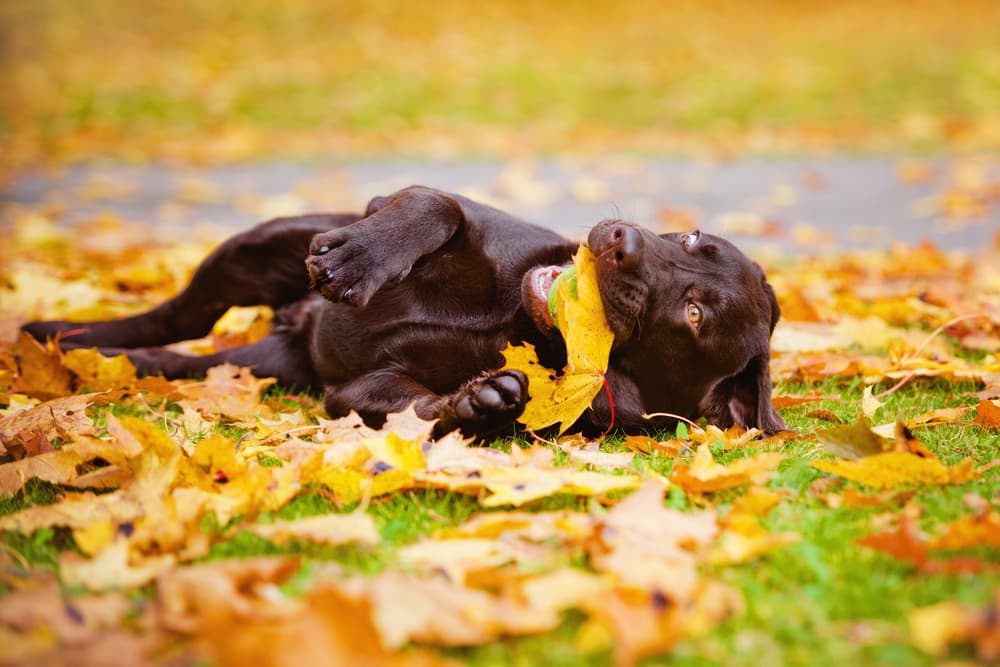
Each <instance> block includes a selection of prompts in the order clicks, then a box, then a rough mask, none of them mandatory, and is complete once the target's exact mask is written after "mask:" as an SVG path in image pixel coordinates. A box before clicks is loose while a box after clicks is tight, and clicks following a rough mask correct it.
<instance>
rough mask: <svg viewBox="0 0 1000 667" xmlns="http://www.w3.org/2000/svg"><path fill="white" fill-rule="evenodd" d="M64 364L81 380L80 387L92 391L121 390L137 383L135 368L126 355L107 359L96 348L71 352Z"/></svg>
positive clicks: (64, 359)
mask: <svg viewBox="0 0 1000 667" xmlns="http://www.w3.org/2000/svg"><path fill="white" fill-rule="evenodd" d="M62 363H63V366H65V367H66V368H68V369H69V370H71V371H73V373H75V374H76V376H77V377H78V378H79V379H80V386H83V387H87V388H88V389H91V390H97V391H106V390H108V389H120V388H123V387H131V386H132V385H134V384H135V382H136V376H135V366H134V365H133V364H132V362H131V361H129V359H128V357H126V356H125V355H124V354H119V355H117V356H114V357H105V356H104V355H102V354H101V353H100V352H98V351H97V348H96V347H93V348H90V349H89V350H84V349H79V350H70V351H68V352H66V353H65V354H63V360H62Z"/></svg>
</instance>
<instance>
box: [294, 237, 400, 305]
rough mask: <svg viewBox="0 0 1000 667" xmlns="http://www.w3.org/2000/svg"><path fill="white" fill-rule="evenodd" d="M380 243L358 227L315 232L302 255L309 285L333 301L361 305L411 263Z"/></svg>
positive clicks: (392, 281) (395, 280)
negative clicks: (307, 252) (321, 232)
mask: <svg viewBox="0 0 1000 667" xmlns="http://www.w3.org/2000/svg"><path fill="white" fill-rule="evenodd" d="M384 245H385V244H382V243H379V242H378V240H377V239H369V238H367V236H366V235H365V234H364V233H362V232H361V231H360V230H352V229H335V230H332V231H329V232H325V233H323V234H317V235H316V236H315V237H314V238H313V240H312V243H311V245H310V248H309V257H308V258H307V259H306V269H307V270H308V272H309V284H310V286H311V287H312V289H315V290H316V291H318V292H319V293H320V294H322V295H323V296H324V297H325V298H326V299H328V300H330V301H333V302H334V303H341V302H345V303H350V304H353V305H354V306H356V307H358V308H364V307H365V306H367V305H368V302H369V301H370V300H371V298H372V296H374V295H375V293H376V292H378V291H379V290H380V289H382V287H384V286H385V285H386V284H388V283H398V282H399V281H401V280H402V279H403V278H405V277H406V276H407V274H409V272H410V269H411V268H412V267H413V264H412V263H410V262H407V261H406V260H405V258H403V257H402V256H401V253H393V252H391V248H390V249H389V250H390V252H388V253H387V252H386V249H385V248H384V247H383V246H384Z"/></svg>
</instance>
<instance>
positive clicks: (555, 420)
mask: <svg viewBox="0 0 1000 667" xmlns="http://www.w3.org/2000/svg"><path fill="white" fill-rule="evenodd" d="M573 265H574V266H573V268H571V269H568V270H567V271H565V272H563V273H562V274H560V276H559V278H562V279H561V280H560V279H557V280H556V281H555V282H553V284H552V289H551V292H550V294H549V307H550V310H551V312H552V316H553V320H554V321H555V323H556V325H557V327H558V329H559V331H560V333H562V335H563V338H564V339H565V340H566V357H567V363H566V368H565V369H563V373H562V374H561V375H556V374H555V373H553V371H552V370H551V369H549V368H546V367H545V366H542V365H541V363H539V361H538V355H537V354H536V353H535V348H534V347H533V346H532V345H531V344H525V345H508V346H507V347H506V348H505V349H504V351H503V354H504V358H505V359H506V362H507V363H506V366H504V368H505V369H511V370H519V371H522V372H524V373H525V374H526V375H527V376H528V394H529V396H530V398H529V400H528V405H527V406H526V407H525V409H524V413H523V414H522V415H521V417H520V419H519V421H520V422H521V423H523V424H524V425H525V426H526V427H528V428H529V429H532V430H535V429H540V428H545V427H546V426H551V425H553V424H560V427H559V432H560V433H562V432H563V431H565V430H566V429H568V428H569V427H570V426H571V425H572V424H573V423H574V422H575V421H576V420H577V419H578V418H579V417H580V415H582V414H583V413H584V411H585V410H586V409H587V408H588V407H590V403H591V401H593V400H594V397H595V396H596V395H597V394H598V392H600V390H601V387H602V386H603V385H604V373H605V371H607V370H608V358H609V357H610V356H611V344H612V343H613V342H614V333H612V331H611V327H609V326H608V322H607V319H606V318H605V315H604V305H603V303H602V302H601V293H600V290H599V289H598V286H597V265H596V263H595V259H594V255H593V254H592V253H591V252H590V250H589V249H588V248H587V247H586V246H582V245H581V246H580V249H579V250H578V251H577V253H576V255H574V256H573ZM574 270H575V275H574Z"/></svg>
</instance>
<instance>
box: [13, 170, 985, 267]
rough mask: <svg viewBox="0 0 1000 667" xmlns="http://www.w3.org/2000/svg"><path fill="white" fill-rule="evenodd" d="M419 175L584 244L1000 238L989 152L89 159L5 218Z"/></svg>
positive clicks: (17, 182)
mask: <svg viewBox="0 0 1000 667" xmlns="http://www.w3.org/2000/svg"><path fill="white" fill-rule="evenodd" d="M412 183H423V184H426V185H432V186H435V187H439V188H442V189H445V190H449V191H455V192H461V193H463V194H467V195H469V196H471V197H473V198H476V199H480V200H483V201H488V202H490V203H494V204H495V205H497V206H500V207H501V208H504V209H505V210H508V211H510V212H512V213H514V214H516V215H519V216H521V217H523V218H525V219H527V220H531V221H533V222H538V223H541V224H544V225H548V226H551V227H553V228H556V229H558V230H560V231H562V232H564V233H567V234H569V235H570V236H574V237H577V238H581V237H582V236H583V235H584V233H585V231H586V230H587V229H588V228H589V226H590V225H592V224H593V223H594V222H596V221H597V220H600V219H602V218H607V217H615V216H620V217H623V218H626V219H630V220H634V221H637V222H641V223H643V224H645V225H648V226H650V227H651V228H653V229H657V230H659V231H674V230H681V229H690V228H694V227H700V228H701V229H703V230H706V231H712V232H716V233H722V234H726V235H727V236H728V237H730V238H732V239H733V240H734V241H736V242H737V243H738V244H740V245H742V246H744V247H747V248H749V249H757V250H766V249H768V248H771V247H773V248H776V249H779V250H788V249H793V248H794V249H797V250H798V251H799V252H802V251H807V252H817V253H820V252H823V251H826V250H830V249H833V248H837V247H840V248H883V247H887V246H889V245H890V244H891V243H893V242H894V241H905V242H909V243H914V242H919V241H921V240H923V239H931V240H933V241H934V242H935V243H936V244H938V245H939V246H940V247H943V248H976V247H981V246H982V245H984V244H989V243H992V242H994V237H995V235H996V234H997V233H1000V160H998V159H983V158H979V159H971V158H962V159H959V158H935V159H930V160H926V161H902V160H897V159H890V158H864V159H860V158H859V159H853V158H824V159H819V160H813V161H806V160H774V161H752V160H739V161H733V162H722V163H711V162H698V161H691V160H680V159H677V160H673V159H652V160H640V159H623V158H615V159H603V160H596V159H589V160H586V161H569V160H553V161H546V160H538V161H533V162H499V161H464V162H432V161H384V160H383V161H359V162H352V163H344V164H335V163H330V164H315V163H308V164H301V163H259V164H253V165H244V166H231V167H206V168H186V167H185V168H176V167H170V166H166V165H147V166H100V165H90V166H75V167H69V168H65V169H62V170H59V171H57V172H50V173H32V174H21V175H20V176H18V177H17V178H15V179H14V180H13V181H12V182H11V183H10V184H8V187H7V189H6V190H5V191H4V192H2V193H0V197H2V201H0V214H2V217H3V218H6V219H10V217H11V216H12V215H16V214H17V213H18V212H19V211H23V210H25V208H34V207H39V206H49V207H52V208H53V209H60V210H61V211H62V213H61V214H60V215H61V219H62V220H64V221H67V222H69V223H73V222H77V221H80V220H83V219H87V218H90V217H93V216H94V215H97V214H100V213H102V212H111V213H113V214H116V215H118V216H120V217H122V218H124V219H126V220H131V221H141V222H144V223H146V224H149V225H153V226H155V228H156V229H157V230H158V231H159V232H160V233H162V234H164V235H179V236H184V235H186V234H190V233H193V232H194V231H195V230H196V229H199V228H201V227H202V226H206V225H207V226H210V227H216V228H217V227H220V226H221V227H223V228H225V229H226V230H227V231H228V230H229V228H241V227H245V226H248V225H250V224H252V223H254V222H256V221H259V220H262V219H265V218H269V217H274V216H277V215H286V214H294V213H300V212H305V211H317V210H325V211H331V210H358V209H359V208H360V207H361V206H363V205H364V202H365V201H367V200H368V199H369V198H370V197H372V196H374V195H377V194H385V193H387V192H391V191H393V190H395V189H398V188H400V187H403V186H406V185H409V184H412Z"/></svg>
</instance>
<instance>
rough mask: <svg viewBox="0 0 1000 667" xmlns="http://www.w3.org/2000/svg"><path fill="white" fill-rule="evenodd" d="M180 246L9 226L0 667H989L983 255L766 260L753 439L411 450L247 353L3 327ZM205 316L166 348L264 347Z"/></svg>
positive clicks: (139, 302) (163, 287)
mask: <svg viewBox="0 0 1000 667" xmlns="http://www.w3.org/2000/svg"><path fill="white" fill-rule="evenodd" d="M209 247H210V244H207V243H195V242H192V243H188V244H185V245H181V244H163V243H159V242H155V241H152V240H150V239H149V238H148V232H146V231H145V230H143V229H142V228H139V227H131V226H127V225H124V224H122V223H118V222H115V221H113V220H108V219H102V220H98V221H96V222H95V223H93V224H91V225H89V226H83V227H79V228H76V229H75V230H74V232H72V233H67V231H66V230H65V229H60V228H58V227H56V226H55V224H54V223H53V221H52V220H50V219H49V218H47V217H46V216H45V215H43V214H39V213H32V214H25V215H23V216H22V217H21V218H19V219H18V221H17V224H16V225H15V226H14V227H13V228H12V229H11V230H9V234H8V235H7V238H6V242H5V244H4V245H3V247H2V248H0V266H3V267H4V268H3V271H2V274H0V324H2V326H0V338H2V340H4V341H5V342H4V343H3V346H2V348H0V455H2V458H0V461H2V463H0V530H2V531H3V541H2V551H0V596H2V597H0V638H2V641H0V661H2V662H12V663H27V664H46V665H53V664H73V665H80V664H108V663H111V662H114V663H116V664H123V663H127V664H148V663H157V664H194V663H198V664H204V663H205V662H206V661H207V662H208V663H209V664H250V663H253V664H290V663H291V662H296V663H300V664H373V665H374V664H379V665H382V664H411V663H413V664H472V665H494V664H515V665H517V664H520V665H534V664H551V665H578V664H594V665H599V664H609V663H613V664H618V665H629V664H633V663H636V662H637V661H642V660H649V661H651V662H652V663H654V664H673V665H696V664H697V665H700V664H725V665H759V664H787V665H794V664H810V665H812V664H835V663H836V664H852V665H864V664H871V665H875V664H879V665H882V664H936V663H937V661H939V660H940V659H942V658H943V657H948V658H949V659H951V660H953V661H955V662H954V663H953V664H961V663H963V662H970V663H971V662H974V661H976V660H995V659H997V657H998V656H1000V625H998V622H997V618H998V605H1000V541H998V536H1000V512H998V509H997V507H998V503H1000V471H998V464H997V462H998V460H1000V456H998V451H997V434H998V429H1000V402H998V400H997V399H998V398H1000V358H998V357H997V351H998V350H1000V268H998V267H1000V240H998V245H996V246H994V247H992V248H990V249H985V250H983V251H981V252H979V253H977V254H974V255H970V254H945V253H942V252H940V251H938V250H936V249H935V248H933V247H932V246H929V245H924V246H920V247H909V248H906V247H899V248H895V249H893V250H890V251H884V252H878V253H871V254H866V255H859V254H855V255H849V256H847V255H844V256H838V257H829V258H826V259H822V260H818V259H817V260H810V261H797V262H791V261H787V262H786V261H772V262H771V263H770V265H769V266H768V267H767V269H768V271H769V275H770V277H771V280H772V282H773V283H774V285H775V288H776V290H777V293H778V295H779V298H780V301H781V304H782V308H783V311H784V315H785V317H784V320H783V321H782V323H781V324H779V326H778V329H777V331H776V333H775V336H774V358H773V360H772V374H773V376H774V380H775V382H776V390H775V396H774V402H775V405H776V407H777V408H778V409H779V411H780V412H781V414H782V415H783V416H784V418H785V419H786V420H787V422H788V424H789V427H790V428H791V429H792V431H790V432H787V433H782V434H779V435H778V436H776V437H772V438H767V439H765V438H763V437H762V436H761V434H759V433H757V432H754V431H750V432H743V431H740V430H738V429H734V430H730V431H727V432H721V431H719V430H718V429H716V428H714V427H712V426H711V425H707V424H704V423H701V424H681V425H680V426H678V428H677V430H676V431H675V432H670V433H649V434H647V435H639V436H628V437H625V436H622V435H620V434H610V435H608V436H607V437H605V438H604V439H603V440H602V441H587V440H585V439H582V438H580V437H578V436H572V435H570V436H565V437H561V438H559V439H557V440H545V439H536V438H532V437H529V436H518V437H511V438H508V439H505V440H501V441H497V442H494V443H491V444H489V445H488V446H475V445H473V444H471V443H469V442H467V441H464V440H463V439H461V438H460V437H458V436H457V435H450V436H448V437H445V438H443V439H441V440H438V441H436V442H432V441H429V440H428V433H429V430H430V427H431V425H430V424H428V423H425V422H421V421H420V420H419V419H417V418H416V417H415V416H414V415H413V414H406V413H404V414H401V415H397V416H394V417H392V418H391V419H390V420H389V422H388V423H387V424H386V426H385V428H383V429H381V430H372V429H369V428H366V427H364V426H363V425H362V424H361V422H360V421H359V420H358V419H357V418H354V417H351V418H346V419H342V420H338V421H331V420H328V419H326V418H325V415H324V414H323V411H322V405H321V402H320V401H319V400H318V399H317V397H316V396H312V395H309V394H289V393H287V392H286V391H284V390H283V389H281V388H280V387H276V386H274V385H273V383H272V382H270V381H268V380H264V379H257V378H254V377H253V376H251V375H250V374H249V372H248V371H247V369H240V368H235V367H231V366H222V367H218V368H216V369H213V370H212V371H211V372H210V373H209V374H208V376H207V377H206V378H192V379H190V380H178V381H171V382H168V381H166V380H163V379H162V378H137V377H136V376H135V372H134V369H133V368H132V367H131V366H130V364H129V363H128V362H127V361H126V360H124V358H113V359H106V358H103V357H101V356H99V355H98V354H96V352H94V351H91V350H75V351H72V352H68V353H61V352H59V351H58V349H57V348H56V347H55V346H53V345H51V344H47V345H46V344H41V343H38V342H35V341H33V340H31V339H28V338H24V337H18V334H17V326H18V325H19V324H20V323H22V322H24V321H26V320H28V319H34V318H44V317H55V316H59V317H68V318H83V319H85V318H97V317H106V316H111V315H118V314H125V313H130V312H135V311H137V310H140V309H142V308H144V307H147V306H148V305H150V304H152V303H156V302H158V301H160V300H161V299H162V298H164V297H165V296H167V295H169V294H171V293H173V292H175V291H176V290H177V289H178V288H179V287H180V286H181V285H182V284H183V283H184V281H185V280H186V277H187V275H188V274H189V272H190V270H191V269H192V267H193V266H194V264H195V263H196V262H197V260H198V258H199V257H200V256H202V255H203V254H204V253H205V252H206V251H207V250H208V248H209ZM269 318H270V313H269V312H268V311H266V310H264V309H239V310H234V311H230V313H228V314H227V315H226V316H225V317H224V318H223V319H222V320H220V322H219V323H218V324H217V325H216V327H215V329H214V330H213V332H212V334H211V335H210V336H209V337H208V338H206V339H204V340H200V341H192V342H188V343H185V344H183V345H182V346H181V347H182V349H184V350H186V351H188V352H190V353H203V352H208V351H212V350H215V349H219V348H221V347H225V346H229V345H238V344H241V343H245V342H248V341H252V340H254V339H256V338H258V337H260V336H262V335H263V334H264V333H265V332H266V331H267V328H268V323H269Z"/></svg>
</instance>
